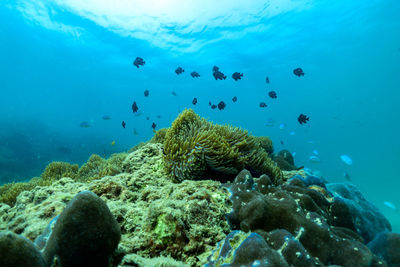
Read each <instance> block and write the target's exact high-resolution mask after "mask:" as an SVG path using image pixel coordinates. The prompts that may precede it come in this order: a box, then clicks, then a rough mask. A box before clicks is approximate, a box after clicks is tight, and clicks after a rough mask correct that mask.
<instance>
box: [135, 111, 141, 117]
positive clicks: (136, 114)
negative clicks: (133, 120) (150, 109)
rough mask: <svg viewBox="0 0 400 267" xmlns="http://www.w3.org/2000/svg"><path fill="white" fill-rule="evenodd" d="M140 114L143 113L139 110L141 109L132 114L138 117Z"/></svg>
mask: <svg viewBox="0 0 400 267" xmlns="http://www.w3.org/2000/svg"><path fill="white" fill-rule="evenodd" d="M142 115H143V112H141V111H139V112H136V113H135V114H133V116H135V117H139V116H142Z"/></svg>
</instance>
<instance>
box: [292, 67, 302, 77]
mask: <svg viewBox="0 0 400 267" xmlns="http://www.w3.org/2000/svg"><path fill="white" fill-rule="evenodd" d="M293 73H294V75H296V76H299V77H300V76H304V72H303V70H302V69H301V68H297V69H294V70H293Z"/></svg>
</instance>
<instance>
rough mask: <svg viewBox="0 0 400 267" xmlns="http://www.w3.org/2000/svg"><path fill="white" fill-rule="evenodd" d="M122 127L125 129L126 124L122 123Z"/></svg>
mask: <svg viewBox="0 0 400 267" xmlns="http://www.w3.org/2000/svg"><path fill="white" fill-rule="evenodd" d="M121 125H122V127H123V128H124V129H125V126H126V123H125V122H124V121H122V123H121Z"/></svg>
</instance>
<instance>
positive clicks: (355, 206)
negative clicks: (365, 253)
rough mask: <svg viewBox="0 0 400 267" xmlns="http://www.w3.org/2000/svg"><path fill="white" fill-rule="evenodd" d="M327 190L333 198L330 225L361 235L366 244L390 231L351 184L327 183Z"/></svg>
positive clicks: (376, 211) (372, 206) (382, 219)
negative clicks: (382, 233)
mask: <svg viewBox="0 0 400 267" xmlns="http://www.w3.org/2000/svg"><path fill="white" fill-rule="evenodd" d="M326 186H327V189H328V190H329V191H330V192H331V193H332V194H333V196H334V197H335V202H334V203H333V205H332V207H331V210H332V218H334V219H333V222H332V224H333V225H335V226H342V227H346V228H349V229H351V230H353V231H355V232H357V233H358V234H359V235H361V236H362V237H363V238H364V240H365V242H366V243H368V242H369V241H371V240H372V239H374V238H375V236H376V235H377V234H379V233H380V232H385V231H391V230H392V227H391V225H390V223H389V221H388V220H387V219H386V218H385V217H384V216H383V214H382V213H381V212H380V211H379V210H378V208H377V207H375V206H374V205H373V204H372V203H370V202H368V201H367V200H366V199H365V198H364V197H363V195H362V194H361V192H360V191H359V190H358V189H357V188H356V186H355V185H353V184H351V183H328V184H327V185H326Z"/></svg>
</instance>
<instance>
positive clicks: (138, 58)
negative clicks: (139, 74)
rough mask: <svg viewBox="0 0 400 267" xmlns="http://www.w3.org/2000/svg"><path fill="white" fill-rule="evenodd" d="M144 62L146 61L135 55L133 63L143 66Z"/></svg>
mask: <svg viewBox="0 0 400 267" xmlns="http://www.w3.org/2000/svg"><path fill="white" fill-rule="evenodd" d="M144 64H146V61H144V60H143V58H141V57H137V58H136V59H135V61H133V65H134V66H136V67H137V68H139V66H144Z"/></svg>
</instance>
